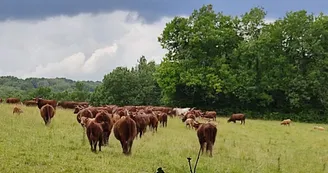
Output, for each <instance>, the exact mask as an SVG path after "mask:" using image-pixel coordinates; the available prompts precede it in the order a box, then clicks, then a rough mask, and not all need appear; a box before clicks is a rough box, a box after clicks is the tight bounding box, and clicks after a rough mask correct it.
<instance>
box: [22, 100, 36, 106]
mask: <svg viewBox="0 0 328 173" xmlns="http://www.w3.org/2000/svg"><path fill="white" fill-rule="evenodd" d="M23 104H24V105H25V106H37V103H36V102H35V101H34V100H26V101H24V103H23Z"/></svg>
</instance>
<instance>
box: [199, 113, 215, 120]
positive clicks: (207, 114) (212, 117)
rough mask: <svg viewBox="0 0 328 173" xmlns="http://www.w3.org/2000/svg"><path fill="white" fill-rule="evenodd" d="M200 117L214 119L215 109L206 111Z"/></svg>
mask: <svg viewBox="0 0 328 173" xmlns="http://www.w3.org/2000/svg"><path fill="white" fill-rule="evenodd" d="M202 117H203V118H209V119H213V120H214V121H216V112H215V111H206V112H205V114H203V116H202Z"/></svg>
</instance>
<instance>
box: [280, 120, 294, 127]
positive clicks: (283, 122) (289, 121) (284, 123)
mask: <svg viewBox="0 0 328 173" xmlns="http://www.w3.org/2000/svg"><path fill="white" fill-rule="evenodd" d="M291 122H292V120H291V119H286V120H283V121H281V122H280V125H288V126H289V125H290V123H291Z"/></svg>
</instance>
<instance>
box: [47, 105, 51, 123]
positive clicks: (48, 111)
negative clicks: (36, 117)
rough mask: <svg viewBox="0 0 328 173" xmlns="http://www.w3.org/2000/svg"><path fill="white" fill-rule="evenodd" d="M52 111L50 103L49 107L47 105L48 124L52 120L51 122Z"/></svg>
mask: <svg viewBox="0 0 328 173" xmlns="http://www.w3.org/2000/svg"><path fill="white" fill-rule="evenodd" d="M51 111H52V109H51V106H50V105H49V106H47V107H46V119H47V124H50V122H51Z"/></svg>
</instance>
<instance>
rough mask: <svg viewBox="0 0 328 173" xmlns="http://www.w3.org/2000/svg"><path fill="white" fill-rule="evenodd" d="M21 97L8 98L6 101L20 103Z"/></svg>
mask: <svg viewBox="0 0 328 173" xmlns="http://www.w3.org/2000/svg"><path fill="white" fill-rule="evenodd" d="M19 102H20V99H19V98H7V99H6V103H8V104H15V103H19Z"/></svg>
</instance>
